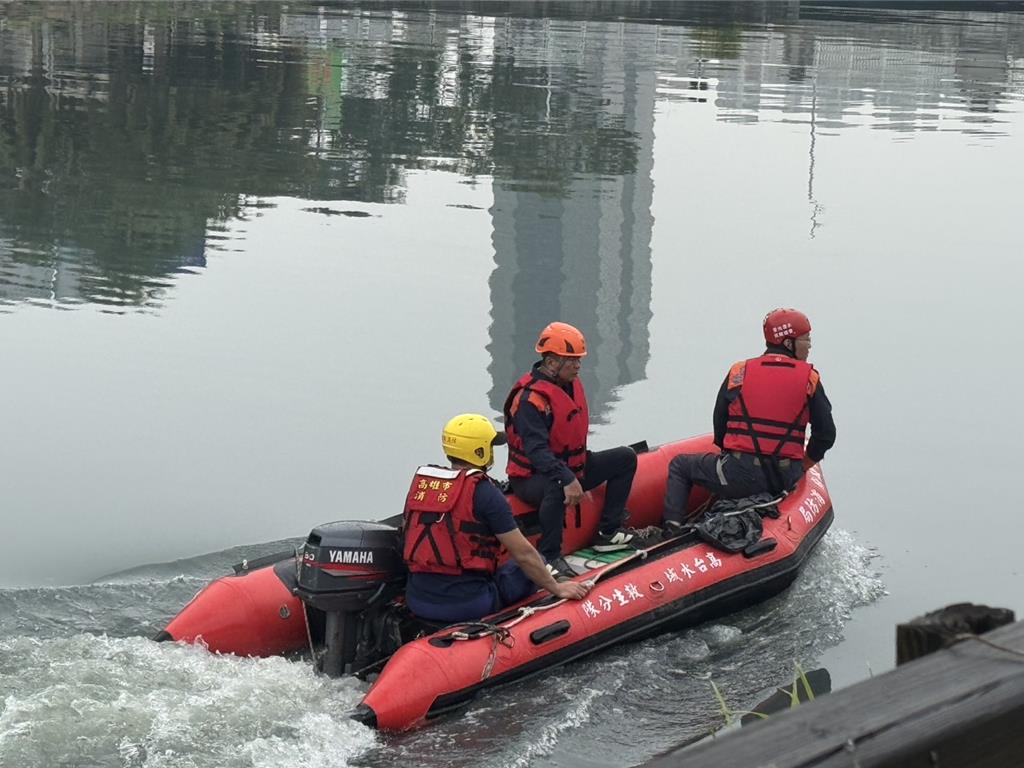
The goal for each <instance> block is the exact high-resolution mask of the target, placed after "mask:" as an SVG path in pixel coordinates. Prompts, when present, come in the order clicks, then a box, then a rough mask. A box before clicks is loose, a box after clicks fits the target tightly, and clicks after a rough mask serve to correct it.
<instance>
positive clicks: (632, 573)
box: [356, 468, 833, 730]
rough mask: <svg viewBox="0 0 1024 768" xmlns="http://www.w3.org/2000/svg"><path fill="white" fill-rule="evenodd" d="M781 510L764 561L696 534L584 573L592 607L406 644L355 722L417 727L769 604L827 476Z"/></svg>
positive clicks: (547, 611)
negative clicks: (620, 651) (590, 659)
mask: <svg viewBox="0 0 1024 768" xmlns="http://www.w3.org/2000/svg"><path fill="white" fill-rule="evenodd" d="M780 512H781V514H780V516H779V518H778V519H771V518H766V519H765V520H764V537H763V540H764V539H774V540H775V542H776V544H775V547H774V548H772V549H768V550H762V551H761V552H760V553H759V554H754V555H753V556H747V555H744V554H743V553H734V554H728V553H724V552H721V551H718V550H715V549H713V548H712V547H710V546H709V545H707V544H705V543H703V542H700V541H699V540H696V539H695V537H690V538H684V539H681V540H678V541H676V542H674V543H673V542H666V543H665V544H662V545H659V546H658V547H657V548H655V549H652V550H651V551H650V552H649V553H646V556H644V553H638V554H637V555H635V556H631V557H630V558H627V560H625V561H620V562H616V563H611V564H608V565H606V566H603V567H599V568H597V569H595V570H594V571H592V572H591V573H588V574H585V575H584V576H581V577H580V578H589V579H592V580H594V581H596V584H595V586H594V588H593V590H592V591H591V593H590V595H589V596H588V598H587V599H586V600H583V601H556V602H554V603H553V604H550V605H544V604H543V603H544V602H545V601H541V604H540V605H537V604H533V605H529V606H527V607H526V609H525V610H522V611H517V612H514V613H512V614H509V613H504V614H501V615H497V616H495V617H492V618H491V619H489V621H491V622H493V624H494V626H495V627H497V628H499V629H498V630H497V631H496V632H495V633H493V634H486V633H485V634H483V635H482V636H480V637H476V638H474V639H454V637H453V633H452V630H450V629H448V630H445V631H442V632H440V633H436V634H434V635H431V636H429V637H424V638H420V639H418V640H415V641H413V642H411V643H407V644H406V645H404V646H403V647H402V648H400V649H399V650H398V652H397V653H396V654H395V655H394V656H393V657H392V658H391V659H390V660H389V661H388V663H387V665H386V666H385V667H384V668H383V670H382V671H381V674H380V676H379V678H378V679H377V680H376V682H375V683H374V685H373V686H372V687H371V688H370V690H369V692H368V693H367V694H366V696H365V697H364V699H363V701H362V702H361V705H360V708H359V709H358V711H357V713H356V717H357V719H359V720H361V721H363V722H366V723H369V724H372V725H375V726H376V727H378V728H382V729H386V730H405V729H409V728H413V727H415V726H417V725H419V724H421V723H423V722H424V721H425V720H427V719H429V718H432V717H435V716H437V715H440V714H442V713H444V712H446V711H448V710H450V709H452V708H455V707H458V706H461V705H463V704H465V703H466V702H467V701H468V700H470V699H471V698H473V696H475V695H476V694H477V693H478V692H480V691H481V690H483V689H485V688H488V687H492V686H495V685H501V684H505V683H509V682H512V681H514V680H521V679H523V678H526V677H529V676H531V675H534V674H537V673H539V672H541V671H545V670H549V669H551V668H552V667H555V666H558V665H561V664H564V663H566V662H569V661H572V660H574V659H578V658H580V657H582V656H586V655H588V654H591V653H594V652H595V651H598V650H600V649H602V648H605V647H608V646H610V645H613V644H617V643H621V642H623V641H627V640H635V639H638V638H640V637H644V636H647V635H653V634H657V633H660V632H664V631H666V630H669V629H678V628H682V627H686V626H690V625H694V624H698V623H700V622H702V621H706V620H708V619H710V618H714V617H716V616H720V615H725V614H727V613H731V612H733V611H736V610H739V609H742V608H745V607H747V606H749V605H753V604H754V603H756V602H759V601H761V600H763V599H765V598H767V597H770V596H771V595H774V594H776V593H778V592H780V591H781V590H783V589H785V588H786V587H787V586H789V584H790V583H792V581H793V579H794V578H795V577H796V576H797V574H798V572H799V570H800V568H801V566H802V565H803V563H804V562H805V561H806V559H807V557H808V556H809V555H810V553H811V552H812V551H813V549H814V547H815V545H816V544H817V543H818V541H819V540H820V539H821V537H822V536H823V535H824V534H825V532H826V531H827V529H828V527H829V526H830V524H831V522H832V517H833V512H832V505H831V500H830V498H829V495H828V491H827V488H826V487H825V483H824V478H823V477H822V475H821V471H820V469H818V468H812V469H811V470H810V471H809V472H808V473H807V475H806V476H805V478H804V480H802V481H801V484H800V485H799V486H798V487H797V489H796V490H795V491H794V492H793V493H792V494H790V495H789V496H788V497H787V498H786V499H785V500H784V501H783V502H782V503H781V505H780ZM485 621H488V619H485Z"/></svg>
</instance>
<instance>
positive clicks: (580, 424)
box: [505, 371, 590, 477]
mask: <svg viewBox="0 0 1024 768" xmlns="http://www.w3.org/2000/svg"><path fill="white" fill-rule="evenodd" d="M523 398H526V399H527V400H529V402H530V403H531V404H532V405H533V406H534V407H535V408H536V409H537V410H538V411H540V412H541V413H550V414H551V418H552V421H551V431H550V432H549V433H548V445H549V446H550V447H551V452H552V453H553V454H554V455H555V458H557V459H560V460H562V461H564V462H565V463H566V464H567V465H568V467H569V469H571V470H572V471H573V472H574V473H575V474H576V477H582V476H583V466H584V464H586V461H587V433H588V432H590V409H589V408H588V407H587V395H586V393H585V392H584V391H583V382H582V381H580V380H579V379H578V378H577V379H573V382H572V396H571V397H570V396H569V395H568V394H567V393H566V391H565V390H564V389H562V388H561V387H560V386H558V385H557V384H555V383H554V382H552V381H548V380H547V379H544V378H541V377H540V376H538V375H537V374H535V373H534V372H532V371H531V372H530V373H527V374H525V375H524V376H523V377H522V378H520V379H519V381H517V382H516V383H515V386H513V387H512V391H511V392H509V394H508V397H507V398H506V399H505V434H506V436H507V437H508V466H507V467H506V470H505V471H506V472H507V473H508V476H509V477H530V476H531V475H532V474H533V473H534V471H535V469H534V466H533V464H532V463H531V462H530V457H529V456H527V455H526V451H525V450H524V449H523V439H522V438H521V437H520V436H519V434H518V433H517V432H516V428H515V416H516V413H517V412H518V410H519V406H520V405H521V404H522V402H523Z"/></svg>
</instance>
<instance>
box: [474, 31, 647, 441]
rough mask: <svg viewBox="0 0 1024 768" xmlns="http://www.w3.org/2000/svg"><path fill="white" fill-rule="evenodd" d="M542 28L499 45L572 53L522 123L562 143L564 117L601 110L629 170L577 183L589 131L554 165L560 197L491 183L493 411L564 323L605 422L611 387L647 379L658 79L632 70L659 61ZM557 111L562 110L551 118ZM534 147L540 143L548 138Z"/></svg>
mask: <svg viewBox="0 0 1024 768" xmlns="http://www.w3.org/2000/svg"><path fill="white" fill-rule="evenodd" d="M539 29H540V27H539V25H537V24H526V25H521V26H520V27H518V28H514V29H513V30H508V31H507V33H508V34H509V35H510V37H509V38H508V39H505V40H500V41H499V45H503V46H507V49H506V51H503V53H505V52H508V53H513V52H514V54H515V58H516V60H521V59H522V58H526V59H529V58H530V54H529V53H526V54H525V56H524V54H523V52H522V50H521V48H522V47H525V46H526V45H528V44H529V45H530V46H531V47H536V48H539V49H542V50H545V52H546V54H547V55H548V56H550V55H552V53H553V51H554V50H571V51H572V55H571V57H566V59H567V60H566V61H565V62H564V63H561V64H558V65H554V66H549V67H546V68H545V71H544V72H543V75H544V82H543V84H542V85H543V89H542V90H541V92H542V95H543V90H544V89H547V90H548V93H547V96H546V97H545V98H543V99H542V100H541V101H540V103H539V106H538V108H539V109H543V110H544V113H543V114H538V115H536V116H534V115H529V114H522V113H521V114H519V115H518V117H519V118H521V119H523V120H530V119H531V118H533V119H536V120H540V121H541V122H542V123H543V122H545V121H550V122H551V123H552V125H550V126H549V128H548V129H549V130H550V131H551V132H552V133H553V134H556V135H560V134H562V133H563V130H564V129H565V126H564V125H561V124H560V121H562V120H564V119H565V116H566V115H568V114H572V115H577V116H578V115H579V114H580V113H581V112H583V111H586V110H594V109H595V106H594V105H601V106H600V110H599V115H598V117H599V119H598V122H605V121H608V122H611V123H614V124H615V125H616V126H617V128H618V129H619V131H618V132H617V133H612V134H609V136H608V140H609V141H611V140H614V137H615V136H618V137H619V138H620V140H624V141H625V142H626V143H627V144H628V145H629V147H628V156H629V157H630V160H631V162H630V163H629V167H628V169H623V171H624V172H619V173H614V174H613V173H609V172H607V171H605V172H603V173H602V168H600V167H595V168H591V169H588V170H587V171H585V172H575V173H574V172H573V170H574V168H573V163H574V161H575V162H579V161H578V158H579V157H580V156H581V155H583V154H584V153H585V151H586V150H587V149H588V148H587V147H584V146H583V142H584V141H585V138H584V137H585V136H586V134H587V131H586V130H581V131H579V132H578V133H576V134H575V135H576V136H577V137H578V141H579V142H580V143H579V145H574V144H573V142H572V140H571V139H572V137H573V132H572V131H567V132H568V133H569V134H570V135H569V139H570V141H569V143H568V146H561V147H560V149H561V150H562V152H563V153H564V154H563V156H562V157H561V158H558V159H561V161H562V162H566V163H567V170H568V173H567V174H566V176H567V178H568V179H569V180H568V182H567V184H566V186H565V187H564V188H555V186H554V185H555V184H556V183H557V182H556V181H555V180H550V181H549V183H548V184H545V183H544V180H540V181H535V182H533V183H524V182H523V180H522V179H515V178H502V177H497V178H495V181H494V185H493V187H494V207H493V208H492V210H491V214H492V220H493V226H494V233H493V242H494V250H495V260H496V262H497V268H496V269H495V271H494V273H493V274H492V276H491V281H490V282H491V298H492V306H493V308H492V312H493V324H492V326H491V344H490V351H491V355H492V364H491V369H490V370H491V375H492V382H493V387H492V390H491V394H490V401H491V406H492V408H493V409H494V410H495V411H500V410H501V408H502V405H503V399H504V397H505V395H506V393H507V392H508V389H509V388H510V387H511V385H512V382H513V381H515V379H516V378H517V377H518V376H519V375H520V374H521V373H522V372H523V371H525V370H527V369H528V368H529V367H530V365H531V364H532V363H533V362H534V360H536V358H537V355H536V354H535V353H534V351H533V345H534V343H535V341H536V338H537V334H538V332H539V331H540V329H541V328H542V327H543V326H544V325H545V324H546V323H548V322H550V321H552V320H563V321H566V322H569V323H572V324H574V325H577V326H578V327H579V328H580V329H581V330H582V331H583V332H584V333H585V334H586V336H587V341H588V348H589V355H588V357H587V360H586V364H585V365H584V368H583V379H584V382H585V384H586V385H587V388H588V393H589V400H590V405H591V413H592V417H593V419H594V420H595V421H601V420H602V415H603V414H604V412H605V410H606V408H607V406H608V404H609V402H610V401H612V400H613V399H614V397H615V389H616V388H617V387H620V386H622V385H624V384H628V383H630V382H634V381H638V380H640V379H642V378H643V377H644V374H645V368H646V364H647V359H648V344H649V340H648V323H649V321H650V317H651V310H650V301H651V226H652V219H651V213H650V210H651V202H652V197H653V183H652V179H651V169H652V165H653V145H654V98H655V82H656V74H655V71H654V70H653V69H652V68H650V67H645V66H642V64H638V63H637V62H642V61H644V60H649V57H650V56H651V55H652V54H653V51H652V50H643V51H638V50H636V48H638V47H640V46H645V44H646V41H647V40H648V38H642V39H641V40H640V41H638V40H637V38H632V39H624V38H623V37H621V36H619V35H617V34H616V30H615V27H614V26H612V25H589V26H588V27H587V28H586V37H585V40H584V37H583V31H582V30H581V31H580V32H579V35H580V36H579V38H578V39H575V40H566V39H565V32H564V31H563V32H562V34H561V38H562V39H560V40H559V41H558V43H557V44H556V45H553V44H552V42H551V41H550V40H546V39H544V35H543V34H542V33H540V32H539V31H538V30H539ZM517 33H518V34H517ZM531 33H532V34H531ZM652 42H653V39H652ZM580 58H582V62H580V61H579V59H580ZM570 62H572V63H571V64H570ZM576 66H579V69H576ZM531 73H536V70H531V69H530V68H526V69H524V70H522V71H514V72H513V78H521V79H522V81H523V82H522V84H521V85H519V86H518V87H520V88H523V89H526V88H533V87H535V86H536V85H537V83H534V82H529V80H530V75H531ZM548 83H551V85H548ZM556 91H563V93H561V94H559V93H557V92H556ZM564 92H568V96H567V97H565V93H564ZM559 97H563V98H559ZM553 103H554V104H556V105H558V106H557V109H553V110H551V111H550V112H549V111H548V110H549V109H551V105H552V104H553ZM563 109H564V110H566V112H564V113H563V112H562V111H561V110H563ZM563 138H564V137H563ZM536 140H537V141H538V142H539V143H543V142H544V137H543V136H541V137H537V139H536ZM498 141H499V142H500V141H501V137H499V139H498ZM589 149H591V150H593V149H594V148H593V147H590V148H589ZM552 158H553V159H555V153H552ZM610 162H611V163H612V164H613V165H614V162H615V161H614V160H612V161H610ZM548 170H549V171H550V169H548Z"/></svg>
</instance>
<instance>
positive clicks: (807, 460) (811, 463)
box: [803, 454, 818, 472]
mask: <svg viewBox="0 0 1024 768" xmlns="http://www.w3.org/2000/svg"><path fill="white" fill-rule="evenodd" d="M817 463H818V462H816V461H815V460H814V459H812V458H811V457H810V456H808V455H807V454H804V461H803V464H804V472H806V471H807V470H808V469H810V468H811V467H813V466H814V465H815V464H817Z"/></svg>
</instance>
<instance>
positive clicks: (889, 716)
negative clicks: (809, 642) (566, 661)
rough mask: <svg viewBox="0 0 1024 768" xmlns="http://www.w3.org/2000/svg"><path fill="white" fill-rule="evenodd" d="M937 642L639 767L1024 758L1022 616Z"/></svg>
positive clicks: (865, 765)
mask: <svg viewBox="0 0 1024 768" xmlns="http://www.w3.org/2000/svg"><path fill="white" fill-rule="evenodd" d="M961 637H965V638H966V639H960V640H959V641H958V642H956V644H954V645H952V646H951V647H949V648H946V649H944V650H939V651H935V652H934V653H931V654H929V655H927V656H924V657H922V658H919V659H916V660H914V661H910V662H908V663H906V664H904V665H903V666H899V667H897V668H896V669H893V670H891V671H889V672H886V673H884V674H881V675H878V676H876V677H873V678H871V679H869V680H865V681H863V682H861V683H857V684H855V685H852V686H849V687H848V688H843V689H841V690H838V691H836V692H834V693H831V694H829V695H827V696H823V697H819V698H817V699H815V700H814V701H812V702H808V703H805V704H801V705H800V706H799V707H797V708H794V709H791V710H788V711H786V712H783V713H781V714H777V715H772V716H771V717H770V718H768V719H767V720H763V721H760V722H757V723H754V724H753V725H750V726H746V727H744V728H742V729H738V730H735V731H729V732H727V733H725V734H723V735H721V736H719V737H717V738H715V739H714V740H711V741H705V742H702V743H700V744H697V745H695V746H693V747H682V748H678V749H674V750H672V751H671V752H668V753H665V754H663V755H661V756H658V757H656V758H654V759H652V760H650V761H649V762H647V763H644V768H679V767H680V766H701V768H708V766H740V767H742V768H755V767H756V766H764V768H769V767H770V768H804V767H807V768H811V767H813V768H839V767H840V766H842V767H843V768H852V767H853V766H856V767H857V768H874V767H876V766H893V767H895V766H899V767H900V768H918V766H920V767H921V768H925V767H926V766H927V768H936V767H939V768H954V767H957V766H972V767H973V768H1004V767H1005V766H1016V765H1024V622H1020V621H1019V622H1016V623H1014V624H1009V625H1007V626H1003V627H1000V628H999V629H996V630H993V631H991V632H988V633H986V634H984V635H980V636H974V635H963V636H961Z"/></svg>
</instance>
